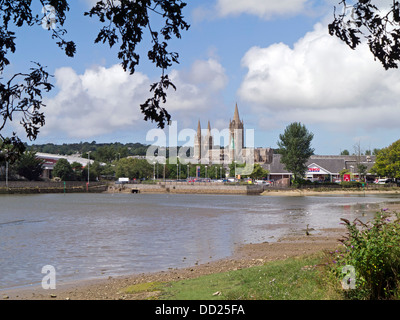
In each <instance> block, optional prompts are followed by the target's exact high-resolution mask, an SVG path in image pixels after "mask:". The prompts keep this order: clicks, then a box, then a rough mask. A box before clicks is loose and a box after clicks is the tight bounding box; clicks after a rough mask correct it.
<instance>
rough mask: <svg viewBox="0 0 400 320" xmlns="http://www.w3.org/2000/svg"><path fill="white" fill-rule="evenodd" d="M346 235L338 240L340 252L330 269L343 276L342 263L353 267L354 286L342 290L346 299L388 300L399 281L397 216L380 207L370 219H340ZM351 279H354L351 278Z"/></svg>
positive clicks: (399, 258) (393, 294) (399, 261)
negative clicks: (344, 226) (379, 210)
mask: <svg viewBox="0 0 400 320" xmlns="http://www.w3.org/2000/svg"><path fill="white" fill-rule="evenodd" d="M341 220H342V221H343V222H344V224H345V225H346V228H347V231H348V235H347V236H346V237H345V238H344V239H343V240H342V243H343V244H344V248H345V249H344V250H343V252H339V253H338V252H336V253H335V255H336V257H335V259H336V261H335V263H336V268H335V269H334V271H335V273H336V275H337V276H338V277H340V278H341V279H343V277H344V274H343V273H342V270H343V266H345V265H347V266H352V267H354V270H355V288H354V289H352V290H351V289H350V290H348V291H346V295H347V297H348V298H353V299H354V298H355V299H372V300H375V299H390V298H393V297H396V295H397V294H398V291H397V289H398V285H399V283H400V282H399V281H400V278H399V276H400V246H399V243H400V224H399V221H400V220H399V215H398V214H395V216H393V215H392V216H391V215H389V214H388V213H387V212H385V211H384V210H382V211H381V212H378V213H377V215H376V217H375V219H374V220H373V221H372V222H368V223H363V222H362V221H360V220H359V219H356V220H354V222H352V223H351V222H350V221H348V220H346V219H341ZM353 280H354V279H353Z"/></svg>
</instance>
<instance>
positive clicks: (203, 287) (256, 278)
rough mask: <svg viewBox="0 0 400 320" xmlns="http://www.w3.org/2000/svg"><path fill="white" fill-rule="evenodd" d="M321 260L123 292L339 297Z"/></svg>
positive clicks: (179, 296) (165, 296)
mask: <svg viewBox="0 0 400 320" xmlns="http://www.w3.org/2000/svg"><path fill="white" fill-rule="evenodd" d="M322 259H323V255H322V254H319V255H314V256H308V257H300V258H289V259H286V260H282V261H275V262H270V263H267V264H265V265H263V266H255V267H251V268H246V269H240V270H235V271H229V272H223V273H216V274H211V275H205V276H200V277H198V278H195V279H188V280H180V281H174V282H168V283H148V284H141V285H135V286H131V287H130V289H129V290H128V289H127V291H126V292H127V293H129V292H131V293H138V292H140V290H143V291H147V292H149V291H160V293H159V295H158V296H157V298H158V299H160V300H307V299H311V300H337V299H342V295H341V293H340V291H339V290H337V287H338V286H337V283H335V282H334V280H333V278H332V277H330V273H329V272H327V269H326V267H325V266H324V265H322V264H321V261H322ZM143 291H142V292H143Z"/></svg>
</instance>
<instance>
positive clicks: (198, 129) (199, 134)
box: [197, 119, 201, 137]
mask: <svg viewBox="0 0 400 320" xmlns="http://www.w3.org/2000/svg"><path fill="white" fill-rule="evenodd" d="M197 136H198V137H201V126H200V119H199V123H198V124H197Z"/></svg>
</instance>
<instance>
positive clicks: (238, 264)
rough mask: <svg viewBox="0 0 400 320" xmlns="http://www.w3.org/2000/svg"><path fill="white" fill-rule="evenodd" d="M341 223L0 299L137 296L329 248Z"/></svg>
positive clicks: (396, 208) (19, 291)
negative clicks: (211, 256)
mask: <svg viewBox="0 0 400 320" xmlns="http://www.w3.org/2000/svg"><path fill="white" fill-rule="evenodd" d="M388 209H389V210H390V211H392V212H394V211H397V212H400V203H392V204H388ZM345 233H346V229H345V227H344V226H343V227H339V228H332V229H323V230H316V231H311V233H310V235H306V234H304V235H300V236H291V237H284V238H281V239H279V240H277V241H275V242H263V243H255V244H244V245H239V246H237V248H236V250H235V253H234V254H233V255H232V256H231V257H229V258H226V259H221V260H217V261H212V262H208V263H205V264H200V265H195V266H192V267H188V268H182V269H172V270H167V271H161V272H154V273H142V274H135V275H130V276H121V277H109V278H108V279H102V280H91V281H79V282H75V283H69V284H62V285H59V286H57V289H55V290H44V289H42V288H41V286H37V287H29V288H23V289H11V290H3V291H1V292H0V299H10V300H140V299H146V298H149V296H148V295H149V294H152V293H138V294H127V293H125V292H124V289H125V288H127V287H129V286H131V285H134V284H140V283H146V282H171V281H177V280H183V279H190V278H196V277H199V276H202V275H207V274H212V273H219V272H225V271H231V270H237V269H241V268H248V267H252V266H257V265H263V264H265V263H266V262H269V261H274V260H280V259H286V258H289V257H295V256H301V255H306V254H312V253H316V252H320V251H323V250H332V249H335V248H337V247H338V246H339V245H340V242H339V241H338V240H339V239H341V238H342V237H343V235H345Z"/></svg>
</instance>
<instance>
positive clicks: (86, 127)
mask: <svg viewBox="0 0 400 320" xmlns="http://www.w3.org/2000/svg"><path fill="white" fill-rule="evenodd" d="M170 78H171V81H172V82H173V83H174V84H175V85H176V87H177V91H174V90H173V88H170V89H169V90H168V91H167V104H166V106H165V107H166V109H167V110H168V112H169V113H170V114H171V115H172V119H173V120H177V121H180V125H179V126H180V127H183V126H187V127H193V125H194V123H195V121H197V119H198V118H197V116H194V115H196V114H198V115H203V114H204V112H206V111H209V110H212V108H214V107H215V104H216V101H218V97H219V96H220V93H221V92H222V90H223V89H224V88H225V86H226V84H227V76H226V75H225V70H224V68H223V67H222V66H221V64H220V63H219V62H217V61H216V60H215V59H209V60H205V61H204V60H198V61H195V62H194V63H193V65H192V66H191V68H189V69H188V70H182V71H177V70H172V71H171V72H170ZM55 79H56V84H55V86H56V89H58V90H59V91H58V93H57V94H56V96H55V97H53V98H47V99H45V101H44V103H45V104H46V105H47V107H46V108H45V109H44V112H45V117H46V125H45V126H44V127H43V129H42V130H41V135H40V136H41V137H43V136H54V135H57V136H60V135H63V136H65V137H68V138H76V139H89V138H95V137H97V136H101V135H105V134H110V133H111V134H112V133H113V132H117V131H119V130H121V129H126V130H130V128H135V130H138V128H142V129H143V128H144V127H145V124H146V123H147V122H145V121H144V120H143V114H142V113H141V110H140V104H142V103H144V102H145V101H146V99H147V98H149V97H150V96H151V95H152V93H150V92H149V89H150V84H151V83H152V82H154V81H152V79H149V78H148V77H147V76H146V75H144V74H143V73H140V72H136V73H135V74H134V75H129V73H126V72H124V71H123V69H122V68H121V66H120V65H114V66H112V67H110V68H105V67H93V68H90V69H87V70H86V71H85V72H84V73H83V74H81V75H79V74H77V73H76V72H75V71H74V70H73V69H72V68H69V67H65V68H60V69H57V70H56V72H55ZM196 124H197V122H196Z"/></svg>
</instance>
